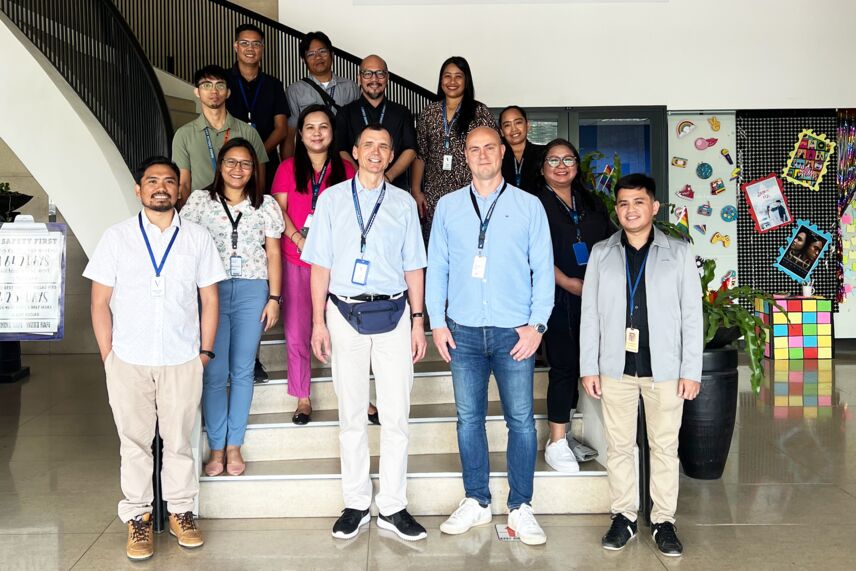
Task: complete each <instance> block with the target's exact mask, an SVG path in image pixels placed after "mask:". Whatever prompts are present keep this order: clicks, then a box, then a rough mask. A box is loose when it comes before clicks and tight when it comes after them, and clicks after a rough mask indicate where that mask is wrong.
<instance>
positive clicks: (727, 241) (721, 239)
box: [710, 232, 731, 248]
mask: <svg viewBox="0 0 856 571" xmlns="http://www.w3.org/2000/svg"><path fill="white" fill-rule="evenodd" d="M710 243H711V244H716V243H720V244H722V247H723V248H727V247H729V246H730V245H731V236H729V235H728V234H720V233H719V232H717V233H716V234H714V235H713V236H711V237H710Z"/></svg>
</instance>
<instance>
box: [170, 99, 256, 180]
mask: <svg viewBox="0 0 856 571" xmlns="http://www.w3.org/2000/svg"><path fill="white" fill-rule="evenodd" d="M206 127H207V128H208V129H209V130H208V134H209V136H210V137H211V146H212V147H214V157H217V155H218V154H219V153H220V149H221V148H222V147H223V145H225V144H226V140H227V138H228V139H237V138H242V139H246V140H248V141H249V142H250V143H251V144H252V145H253V149H254V150H255V151H256V155H257V156H258V159H259V162H260V163H266V162H268V156H267V151H265V145H264V142H263V141H262V139H261V137H259V134H258V132H257V131H256V130H255V129H253V128H252V127H250V126H249V125H247V124H246V123H244V122H243V121H239V120H237V119H235V118H234V117H232V116H231V115H230V114H229V113H226V121H224V122H223V128H222V129H219V130H218V129H215V128H214V127H211V126H210V125H209V124H208V120H207V119H205V115H203V114H201V113H200V114H199V117H197V118H196V119H194V120H193V121H191V122H190V123H188V124H186V125H182V126H181V127H179V129H178V130H177V131H176V132H175V136H174V137H173V138H172V160H173V161H175V164H177V165H178V168H180V169H185V170H189V171H190V188H191V189H199V188H205V187H207V186H208V185H209V184H211V183H212V182H214V167H213V166H212V165H211V153H210V151H209V150H208V141H207V140H206V138H205V129H206ZM227 133H228V137H227V135H226V134H227ZM270 176H272V175H270Z"/></svg>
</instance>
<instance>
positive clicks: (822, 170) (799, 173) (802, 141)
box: [782, 129, 835, 191]
mask: <svg viewBox="0 0 856 571" xmlns="http://www.w3.org/2000/svg"><path fill="white" fill-rule="evenodd" d="M833 151H835V143H833V142H832V141H830V140H829V139H827V138H826V135H822V134H817V133H815V132H814V131H812V130H811V129H803V131H802V132H801V133H800V135H799V138H798V139H797V142H796V144H794V150H793V151H791V153H790V156H789V157H788V162H787V164H786V165H785V170H784V171H782V178H784V179H785V180H787V181H790V182H792V183H794V184H798V185H800V186H804V187H806V188H809V189H811V190H815V191H816V190H817V189H818V188H820V182H821V181H822V180H823V176H824V175H825V174H826V169H827V167H828V166H829V159H830V157H831V156H832V153H833Z"/></svg>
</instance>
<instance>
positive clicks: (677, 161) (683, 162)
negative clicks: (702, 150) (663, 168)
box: [672, 157, 687, 169]
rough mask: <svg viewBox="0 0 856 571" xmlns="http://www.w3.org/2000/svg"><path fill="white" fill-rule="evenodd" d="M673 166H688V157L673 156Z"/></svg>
mask: <svg viewBox="0 0 856 571" xmlns="http://www.w3.org/2000/svg"><path fill="white" fill-rule="evenodd" d="M672 166H673V167H678V168H679V169H683V168H686V166H687V159H685V158H683V157H672Z"/></svg>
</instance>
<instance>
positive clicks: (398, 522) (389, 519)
mask: <svg viewBox="0 0 856 571" xmlns="http://www.w3.org/2000/svg"><path fill="white" fill-rule="evenodd" d="M377 526H378V527H379V528H381V529H387V530H389V531H391V532H393V533H395V534H396V535H397V536H398V537H400V538H401V539H404V540H406V541H416V540H419V539H425V538H426V537H428V532H427V531H425V528H424V527H422V526H421V525H419V522H417V521H416V520H415V519H413V516H412V515H410V514H409V513H408V512H407V510H401V511H400V512H397V513H394V514H392V515H388V516H387V515H379V516H378V518H377Z"/></svg>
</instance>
